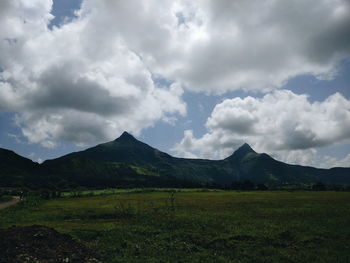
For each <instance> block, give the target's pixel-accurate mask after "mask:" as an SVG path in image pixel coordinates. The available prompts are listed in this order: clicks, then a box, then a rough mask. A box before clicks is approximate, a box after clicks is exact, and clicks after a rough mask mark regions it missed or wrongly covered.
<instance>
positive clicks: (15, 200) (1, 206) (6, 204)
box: [0, 196, 20, 209]
mask: <svg viewBox="0 0 350 263" xmlns="http://www.w3.org/2000/svg"><path fill="white" fill-rule="evenodd" d="M19 200H20V198H19V196H13V197H12V200H11V201H8V202H3V203H0V209H4V208H6V207H9V206H12V205H15V204H17V203H18V202H19Z"/></svg>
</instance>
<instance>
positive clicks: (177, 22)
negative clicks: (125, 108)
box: [83, 0, 350, 93]
mask: <svg viewBox="0 0 350 263" xmlns="http://www.w3.org/2000/svg"><path fill="white" fill-rule="evenodd" d="M95 2H96V1H86V2H85V5H83V6H85V9H88V8H89V10H96V12H95V13H98V14H99V18H98V19H97V21H98V23H100V24H113V25H114V27H113V28H114V30H115V31H116V32H118V34H119V35H120V37H121V38H122V39H123V41H124V42H125V43H126V45H127V46H128V47H130V48H132V50H134V51H135V52H137V53H138V54H139V55H140V57H142V60H143V61H144V63H146V64H147V66H148V67H149V68H150V69H151V70H152V72H153V73H154V74H159V75H161V76H163V77H165V78H168V79H171V80H176V81H178V82H181V83H182V84H184V85H185V87H186V88H187V89H190V90H195V91H204V92H208V93H210V92H213V93H221V92H225V91H228V90H237V89H245V90H259V91H267V90H271V89H273V88H276V87H281V86H283V85H284V83H285V82H286V81H288V80H289V79H290V78H292V77H295V76H298V75H300V74H312V75H314V76H316V77H317V78H320V79H329V78H332V77H334V75H335V74H336V73H337V64H338V62H339V61H341V60H342V59H344V58H349V54H350V47H349V45H348V43H349V41H350V39H349V35H350V5H349V2H348V1H347V0H321V1H319V0H308V1H297V0H295V1H288V2H286V1H229V0H221V1H210V0H194V1H188V0H178V1H162V3H161V4H160V3H159V1H143V2H141V4H140V1H137V0H131V1H127V2H121V1H119V2H113V1H99V4H96V3H95ZM106 9H108V10H109V11H108V12H106ZM101 14H105V15H101ZM111 14H113V15H111ZM140 36H142V37H140Z"/></svg>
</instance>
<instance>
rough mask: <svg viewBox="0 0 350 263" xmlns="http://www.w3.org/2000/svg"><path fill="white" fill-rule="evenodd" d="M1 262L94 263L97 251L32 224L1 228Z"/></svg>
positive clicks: (69, 237)
mask: <svg viewBox="0 0 350 263" xmlns="http://www.w3.org/2000/svg"><path fill="white" fill-rule="evenodd" d="M0 237H1V238H0V251H1V253H0V263H24V262H36V263H54V262H55V263H58V262H69V263H93V262H100V261H99V260H98V258H99V256H98V254H97V253H96V252H95V251H92V250H91V249H88V248H87V247H85V246H84V245H82V244H80V243H78V242H76V241H75V240H73V239H72V237H71V236H69V235H67V234H61V233H59V232H57V231H56V230H55V229H53V228H48V227H45V226H39V225H33V226H26V227H11V228H8V229H4V230H0Z"/></svg>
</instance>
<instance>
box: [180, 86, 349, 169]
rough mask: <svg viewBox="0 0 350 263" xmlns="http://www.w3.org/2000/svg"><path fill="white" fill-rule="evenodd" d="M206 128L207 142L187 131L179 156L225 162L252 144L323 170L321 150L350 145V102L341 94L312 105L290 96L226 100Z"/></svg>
mask: <svg viewBox="0 0 350 263" xmlns="http://www.w3.org/2000/svg"><path fill="white" fill-rule="evenodd" d="M206 127H207V130H208V132H207V133H206V134H205V135H203V136H202V137H201V138H195V137H194V136H193V132H192V131H186V132H185V134H184V138H183V139H182V141H181V142H179V143H178V144H177V145H176V146H175V147H174V149H173V151H174V152H175V153H177V154H178V155H182V156H198V157H204V158H215V159H216V158H225V157H227V156H228V155H230V154H231V153H232V152H233V151H234V150H235V149H236V148H237V147H239V146H240V145H242V144H243V143H244V142H248V143H249V144H251V145H252V146H253V148H254V149H256V150H257V151H259V152H267V153H270V154H272V155H273V156H275V157H277V158H278V159H280V160H283V161H287V162H290V163H298V164H305V165H306V164H308V165H318V166H320V163H314V162H315V161H317V160H315V157H316V155H317V152H316V149H317V148H320V147H324V146H328V145H333V144H337V143H350V100H347V99H346V98H344V97H343V96H342V95H341V94H339V93H335V94H334V95H331V96H330V97H328V98H327V99H325V100H324V101H322V102H313V103H311V102H310V101H309V100H308V97H307V96H306V95H297V94H294V93H293V92H291V91H288V90H280V91H275V92H273V93H270V94H267V95H265V96H264V97H262V98H253V97H246V98H233V99H226V100H224V101H223V102H221V103H220V104H218V105H216V106H215V108H214V110H213V112H212V113H211V116H210V117H209V118H208V120H207V122H206ZM319 161H320V160H319ZM320 162H321V161H320ZM329 163H330V162H329Z"/></svg>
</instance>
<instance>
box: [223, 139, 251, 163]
mask: <svg viewBox="0 0 350 263" xmlns="http://www.w3.org/2000/svg"><path fill="white" fill-rule="evenodd" d="M248 153H256V152H255V151H254V150H253V149H252V147H250V145H249V144H248V143H245V144H243V145H242V146H241V147H239V148H238V149H237V150H236V151H235V152H234V153H233V154H232V155H231V156H229V157H228V158H227V159H228V160H231V161H239V160H242V159H243V158H244V157H245V156H246V155H247V154H248Z"/></svg>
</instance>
